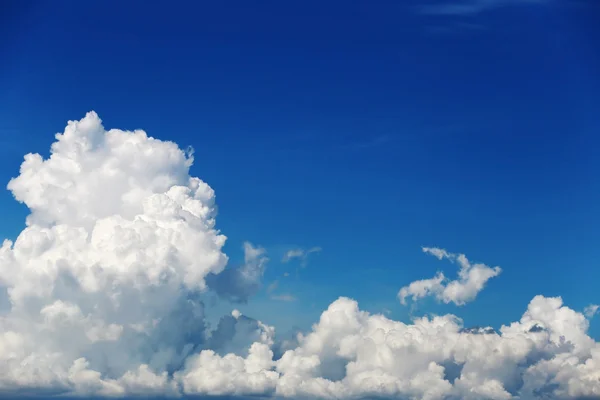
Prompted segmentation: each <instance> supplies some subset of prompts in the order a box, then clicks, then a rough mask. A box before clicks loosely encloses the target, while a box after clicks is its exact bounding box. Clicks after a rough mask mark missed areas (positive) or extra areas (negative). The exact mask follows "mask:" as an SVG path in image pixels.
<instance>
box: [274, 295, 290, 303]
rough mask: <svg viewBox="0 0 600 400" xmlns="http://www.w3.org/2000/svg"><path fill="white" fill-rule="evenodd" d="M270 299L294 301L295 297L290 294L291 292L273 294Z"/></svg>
mask: <svg viewBox="0 0 600 400" xmlns="http://www.w3.org/2000/svg"><path fill="white" fill-rule="evenodd" d="M271 299H272V300H277V301H287V302H292V301H296V297H294V296H292V295H291V294H279V295H273V296H271Z"/></svg>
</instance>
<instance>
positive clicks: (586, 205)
mask: <svg viewBox="0 0 600 400" xmlns="http://www.w3.org/2000/svg"><path fill="white" fill-rule="evenodd" d="M109 3H111V4H112V7H111V6H109ZM6 4H8V5H6ZM448 4H449V3H447V2H446V3H443V2H436V1H431V2H426V3H424V2H418V1H404V2H387V1H386V2H384V1H375V2H369V3H368V5H367V3H366V2H365V3H361V2H340V1H331V2H324V3H323V2H311V1H308V2H307V1H303V2H275V1H265V2H259V3H252V5H250V3H247V2H240V1H233V2H228V3H220V2H197V3H193V5H191V3H184V2H179V1H173V2H169V7H168V8H167V7H164V6H159V5H158V4H155V3H150V2H140V1H131V2H127V3H117V2H84V3H82V2H74V1H60V2H45V1H25V2H12V3H10V2H9V3H5V5H3V7H7V8H6V9H5V12H4V13H0V18H1V19H0V52H1V54H2V58H3V60H2V62H0V181H2V182H3V184H4V185H5V184H6V183H8V181H9V180H10V178H11V177H14V176H16V175H17V174H18V168H19V165H20V163H21V160H22V157H23V155H24V154H26V153H28V152H40V153H42V154H45V155H47V153H48V150H49V146H50V144H51V142H52V141H53V137H54V136H53V135H54V134H55V133H56V132H59V131H62V130H63V129H64V126H65V125H66V121H67V120H74V119H80V118H82V117H83V116H84V115H85V113H86V112H87V111H90V110H94V111H96V112H97V113H98V114H99V116H100V117H101V118H102V119H103V121H104V124H105V126H106V128H119V129H144V130H145V131H146V132H148V134H149V135H151V136H154V137H156V138H159V139H163V140H172V141H175V142H176V143H178V144H179V145H180V146H181V147H185V146H188V145H190V146H193V147H194V149H195V159H196V161H195V164H194V166H193V167H192V175H195V176H198V177H200V178H202V179H203V180H205V181H206V182H207V183H208V184H209V185H211V187H213V188H214V189H215V191H216V196H217V204H218V207H219V215H218V217H217V227H218V228H219V229H220V230H221V231H222V232H223V233H224V234H225V235H226V236H227V237H228V238H229V239H228V243H227V246H226V252H227V254H228V255H229V256H230V257H231V259H232V265H235V264H236V263H240V262H241V261H242V258H243V252H242V244H243V242H244V241H250V242H252V243H253V244H256V245H260V246H263V247H265V248H266V249H267V251H268V252H269V257H270V258H271V261H270V263H269V265H268V269H267V272H266V275H265V279H264V288H263V290H262V291H261V292H260V293H259V294H258V295H257V296H256V298H253V299H251V300H250V302H249V303H248V304H242V305H232V304H228V303H226V302H223V301H220V302H218V304H217V306H216V308H213V309H212V310H211V311H209V313H212V314H211V315H212V316H211V318H213V319H215V318H218V317H219V316H220V315H222V313H223V312H229V311H231V309H232V308H239V309H240V310H242V312H244V313H246V314H248V315H249V316H252V317H255V318H258V319H261V320H264V321H266V322H268V323H270V324H273V325H275V326H276V327H278V328H279V329H281V330H282V331H284V332H285V331H287V330H289V329H291V328H292V327H293V326H299V327H301V328H308V327H309V326H310V324H311V323H313V322H316V321H317V319H318V316H319V314H320V313H321V312H322V310H323V309H324V308H326V307H327V305H328V304H329V303H330V302H331V301H333V300H335V299H336V298H337V297H339V296H348V297H352V298H355V299H357V300H358V301H359V303H360V304H361V307H362V308H364V309H367V310H369V311H372V312H387V313H389V315H391V316H392V317H395V318H398V319H402V320H408V318H409V317H410V312H411V309H410V307H405V306H402V305H400V303H399V302H398V300H397V298H396V293H397V291H398V289H400V287H402V286H404V285H406V284H408V283H410V282H411V281H414V280H416V279H424V278H429V277H431V276H433V275H434V274H435V272H436V271H437V270H443V271H444V272H445V274H446V275H448V276H450V277H453V276H455V272H456V266H455V265H453V264H451V263H448V262H443V261H438V260H436V259H435V258H433V257H428V256H426V255H424V254H423V253H422V251H421V246H437V247H441V248H446V249H447V250H449V251H453V252H457V253H465V254H466V255H467V257H469V259H472V260H473V261H479V262H484V263H486V264H488V265H494V266H495V265H499V266H501V267H502V269H503V272H502V274H501V275H500V276H498V277H497V278H493V279H491V280H490V281H489V283H488V285H487V288H486V289H484V290H483V291H482V292H481V293H479V295H478V298H477V300H476V301H474V302H473V303H469V304H467V305H466V306H464V307H456V306H453V305H442V304H438V303H436V302H435V301H425V302H421V303H419V305H418V307H417V309H416V310H413V311H414V312H415V313H421V314H423V313H448V312H449V313H454V314H456V315H458V316H460V317H461V318H463V319H464V320H465V323H466V324H467V325H492V326H494V327H496V328H497V327H499V326H500V325H501V324H507V323H510V322H511V321H515V320H517V319H518V318H519V317H520V315H521V314H522V313H523V312H524V311H525V309H526V307H527V304H528V302H529V301H530V300H531V299H532V298H533V297H534V296H535V295H537V294H543V295H546V296H559V295H560V296H562V297H563V299H564V301H565V303H566V305H568V306H570V307H572V308H574V309H576V310H578V311H581V310H583V308H584V307H585V306H587V305H588V304H590V303H599V302H600V296H599V295H598V289H597V286H598V281H599V280H600V272H599V271H600V269H599V268H598V265H597V264H598V261H597V255H596V251H595V249H596V246H597V243H598V241H599V239H600V231H599V229H598V226H599V223H600V185H599V180H598V179H597V174H598V171H599V168H600V158H599V157H598V156H597V154H598V149H599V147H600V137H599V135H598V132H600V119H599V112H598V110H600V74H599V73H598V71H600V47H599V43H600V27H599V26H598V25H597V24H595V23H594V22H595V21H597V20H598V18H599V17H600V4H599V3H597V2H594V1H573V2H567V1H558V0H540V1H523V2H513V1H508V0H507V1H488V2H484V1H481V0H473V1H464V2H454V3H452V4H454V5H455V7H449V6H448ZM117 5H118V6H117ZM0 206H1V207H2V213H3V216H2V221H3V222H2V223H1V224H0V235H1V236H2V237H3V238H4V237H6V238H14V237H15V236H16V235H17V234H18V232H19V231H20V230H21V229H22V227H23V224H24V218H25V216H26V214H27V210H26V209H25V207H24V206H22V205H19V204H18V203H17V202H16V201H15V200H14V199H13V198H12V196H11V194H10V192H8V191H7V190H4V191H1V192H0ZM315 246H318V247H320V248H322V251H320V252H315V253H314V254H311V255H310V258H309V259H308V260H307V262H306V265H305V266H301V265H300V263H299V261H298V260H294V261H292V262H289V263H283V262H281V259H282V257H283V255H284V253H285V252H286V251H287V250H290V249H296V248H302V249H309V248H312V247H315ZM285 272H288V273H289V276H283V274H284V273H285ZM275 280H277V281H278V282H279V285H278V288H277V293H278V294H289V295H290V296H293V297H294V298H295V299H296V300H295V301H281V300H274V299H272V298H271V295H272V293H268V291H267V290H266V289H267V287H268V285H270V284H272V283H273V282H274V281H275ZM273 293H275V291H273ZM591 334H592V336H594V337H595V338H599V337H600V323H599V322H598V319H595V320H592V322H591Z"/></svg>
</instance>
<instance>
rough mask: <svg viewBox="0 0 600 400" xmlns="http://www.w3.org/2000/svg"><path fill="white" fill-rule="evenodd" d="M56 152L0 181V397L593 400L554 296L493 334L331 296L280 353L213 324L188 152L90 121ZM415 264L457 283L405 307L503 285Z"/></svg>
mask: <svg viewBox="0 0 600 400" xmlns="http://www.w3.org/2000/svg"><path fill="white" fill-rule="evenodd" d="M56 139H57V141H56V142H55V143H54V144H53V146H52V154H51V156H50V158H49V159H46V160H44V159H43V158H42V157H41V156H39V155H28V156H26V159H25V162H24V163H23V165H22V167H21V173H20V175H19V176H18V177H17V178H15V179H14V180H12V181H11V182H10V184H9V189H10V190H11V191H12V192H13V194H14V195H15V197H16V198H17V200H19V201H22V202H24V203H25V204H26V205H27V206H28V207H29V208H30V210H31V215H30V216H29V217H28V219H27V227H26V228H25V229H24V230H23V232H21V234H20V235H19V237H18V238H17V239H16V241H15V242H14V243H12V242H10V241H6V242H5V243H4V245H3V246H2V248H1V249H0V285H1V286H2V288H3V290H2V291H0V293H1V294H2V295H4V296H5V297H6V300H7V301H8V302H9V304H8V305H6V307H3V308H1V310H2V311H0V392H1V393H8V394H10V395H12V397H14V396H17V395H19V394H22V393H25V392H27V393H40V394H43V395H46V396H47V395H57V394H60V395H64V394H68V395H80V396H129V395H140V396H145V397H148V396H151V395H155V396H167V397H175V396H181V395H200V396H206V395H213V396H222V395H229V396H254V395H256V396H273V397H278V398H281V397H284V398H319V399H341V398H344V399H346V398H349V399H352V398H353V399H359V398H375V397H377V398H398V399H429V400H435V399H482V398H485V399H509V398H515V399H516V398H519V399H524V400H527V399H542V398H544V399H573V398H597V397H600V344H599V343H597V342H595V341H594V340H593V339H592V338H591V337H590V336H589V335H588V333H587V330H588V319H587V318H586V316H585V315H584V314H582V313H579V312H576V311H574V310H572V309H570V308H568V307H566V306H564V305H563V304H562V300H561V299H560V298H548V297H543V296H536V297H535V298H533V300H532V301H531V302H530V303H529V305H528V307H527V309H526V310H525V312H524V313H523V315H522V317H521V318H520V320H519V321H516V322H513V323H510V324H508V325H505V326H502V327H501V328H500V329H499V330H498V331H497V332H496V331H495V330H494V329H492V328H467V327H464V326H463V323H462V321H461V319H460V318H458V317H456V316H453V315H444V316H433V317H423V318H416V319H414V320H413V321H411V322H410V323H404V322H399V321H394V320H391V319H389V318H387V317H385V316H383V315H379V314H370V313H368V312H365V311H362V310H361V309H360V308H359V306H358V304H357V302H356V301H354V300H352V299H349V298H344V297H341V298H339V299H338V300H336V301H334V302H333V303H332V304H331V305H330V306H329V307H328V308H327V310H325V311H324V312H323V313H322V315H321V317H320V319H319V321H318V322H317V323H316V324H315V325H314V326H313V327H312V329H311V330H310V331H309V332H306V333H298V334H297V335H296V336H295V337H294V338H292V339H290V340H284V341H279V340H277V338H276V336H275V330H274V328H273V327H271V326H269V325H267V324H265V323H263V322H261V321H257V320H254V319H252V318H250V317H247V316H245V315H242V313H240V312H239V311H238V310H234V311H233V312H232V313H231V315H226V316H224V317H222V318H221V320H220V321H219V323H218V325H217V326H216V327H215V328H214V329H210V327H208V326H207V324H206V323H205V320H204V307H205V306H204V304H203V303H202V301H201V299H202V297H201V293H202V291H203V290H209V289H211V288H212V289H214V290H215V291H217V292H218V291H219V290H224V289H222V288H221V289H219V287H218V284H214V282H212V283H211V282H210V281H211V279H216V278H212V277H214V276H220V275H222V274H226V272H225V271H228V269H225V266H226V263H227V257H226V256H225V254H223V252H222V247H223V245H224V242H225V237H224V236H223V235H221V234H220V233H219V232H218V231H217V230H216V228H215V205H214V193H213V191H212V190H211V189H210V187H209V186H208V185H206V184H205V183H204V182H202V181H201V180H199V179H198V178H194V177H191V176H189V167H190V165H191V162H192V158H191V153H190V152H184V151H181V150H180V149H179V148H178V147H177V146H176V145H175V144H173V143H170V142H163V141H160V140H156V139H152V138H150V137H148V136H147V135H146V134H145V133H144V132H142V131H135V132H126V131H120V130H109V131H106V130H105V129H104V128H103V127H102V125H101V123H100V120H99V118H98V116H97V115H96V114H94V113H89V114H88V115H87V116H86V117H85V118H84V119H82V120H81V121H76V122H70V123H69V125H68V126H67V128H66V129H65V132H64V133H63V134H59V135H57V137H56ZM244 249H245V256H246V257H245V262H244V265H243V266H241V267H239V268H234V269H232V270H231V271H235V272H231V273H229V274H230V276H229V277H228V278H227V280H225V281H226V282H228V284H230V285H232V286H231V287H230V288H229V289H228V290H229V291H226V292H221V293H220V294H221V295H222V296H224V297H227V298H229V299H231V300H235V301H238V300H239V299H241V298H247V296H248V295H249V294H250V293H252V291H253V290H255V289H248V288H255V287H256V285H257V284H258V283H259V281H260V277H261V276H262V273H263V271H264V267H265V263H266V255H265V252H264V250H262V249H261V248H260V247H254V246H252V245H250V244H249V243H248V244H246V245H245V248H244ZM424 251H426V252H428V253H431V254H433V255H434V256H436V257H438V258H440V259H442V258H449V259H451V260H454V261H456V262H457V263H459V265H460V266H461V271H460V273H459V279H457V280H456V281H450V282H448V281H447V280H445V279H440V280H439V281H437V280H436V279H437V278H434V279H433V282H430V283H426V284H423V285H421V287H419V286H418V285H413V284H411V285H412V286H411V285H409V286H408V289H407V290H408V292H407V296H408V295H410V296H413V297H415V298H419V297H422V295H421V294H422V293H425V294H428V293H430V294H432V295H435V296H439V298H440V299H442V300H444V301H445V299H448V301H453V302H455V303H457V304H461V303H462V302H465V301H468V300H470V299H472V298H474V297H475V295H476V294H477V292H478V291H479V290H481V288H482V287H483V285H484V284H485V281H486V280H487V279H489V277H488V278H487V279H485V278H482V277H485V276H489V275H490V274H493V273H495V274H496V275H497V274H498V273H499V269H498V270H496V269H494V268H489V267H486V266H484V265H483V264H474V265H473V264H471V263H470V262H469V261H468V260H467V259H466V257H464V256H462V255H454V254H451V253H447V252H445V251H443V250H440V249H427V250H425V249H424ZM232 274H233V275H232ZM232 276H236V278H235V279H231V277H232ZM494 276H495V275H494ZM242 278H243V279H242ZM236 279H240V280H237V281H236ZM225 281H221V284H223V285H225V283H223V282H225ZM429 281H431V280H429ZM232 282H233V283H232ZM236 282H237V283H236ZM240 282H242V283H243V284H242V283H240ZM232 287H233V288H234V289H232ZM411 287H412V289H411ZM224 293H225V294H224ZM594 312H595V310H594Z"/></svg>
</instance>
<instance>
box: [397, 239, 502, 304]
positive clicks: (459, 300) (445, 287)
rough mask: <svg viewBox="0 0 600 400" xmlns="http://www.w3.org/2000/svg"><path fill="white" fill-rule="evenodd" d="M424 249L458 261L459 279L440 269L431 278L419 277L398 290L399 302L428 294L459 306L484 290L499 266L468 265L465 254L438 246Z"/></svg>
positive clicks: (440, 256) (404, 302)
mask: <svg viewBox="0 0 600 400" xmlns="http://www.w3.org/2000/svg"><path fill="white" fill-rule="evenodd" d="M422 249H423V252H424V253H427V254H430V255H432V256H434V257H436V258H437V259H438V260H442V259H444V258H446V259H448V260H450V261H452V262H455V261H456V262H457V263H458V264H459V265H460V270H459V272H458V279H455V280H448V279H447V278H446V277H445V276H444V274H443V273H442V272H438V273H437V274H436V275H435V276H434V277H433V278H430V279H421V280H418V281H414V282H411V283H410V284H409V285H408V286H404V287H403V288H402V289H400V291H398V298H399V299H400V302H401V303H402V304H404V305H405V304H406V299H407V298H408V297H411V298H412V300H413V301H416V300H418V299H421V298H423V297H427V296H435V298H437V299H438V300H440V301H443V302H444V303H446V304H448V303H454V304H456V305H458V306H462V305H465V304H466V303H468V302H470V301H473V300H475V298H476V297H477V294H478V293H479V292H480V291H482V290H483V288H484V287H485V285H486V283H487V281H488V280H490V279H491V278H493V277H495V276H498V275H499V274H500V273H501V272H502V269H501V268H500V267H493V268H492V267H488V266H487V265H485V264H471V262H470V261H469V260H468V259H467V257H466V256H465V255H464V254H454V253H449V252H447V251H446V250H444V249H440V248H437V247H423V248H422Z"/></svg>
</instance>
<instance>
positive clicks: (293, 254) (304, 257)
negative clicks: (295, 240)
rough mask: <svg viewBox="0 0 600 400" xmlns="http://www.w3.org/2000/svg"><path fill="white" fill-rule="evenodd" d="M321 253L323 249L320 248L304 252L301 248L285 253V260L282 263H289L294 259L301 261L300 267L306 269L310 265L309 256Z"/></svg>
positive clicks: (312, 248)
mask: <svg viewBox="0 0 600 400" xmlns="http://www.w3.org/2000/svg"><path fill="white" fill-rule="evenodd" d="M320 251H321V248H320V247H318V246H315V247H311V248H310V249H308V250H304V249H301V248H296V249H291V250H288V251H286V252H285V254H284V255H283V258H282V259H281V262H282V263H284V264H285V263H288V262H290V261H292V260H294V259H299V260H300V265H301V266H303V267H306V265H307V264H308V256H309V255H310V254H312V253H318V252H320Z"/></svg>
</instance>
